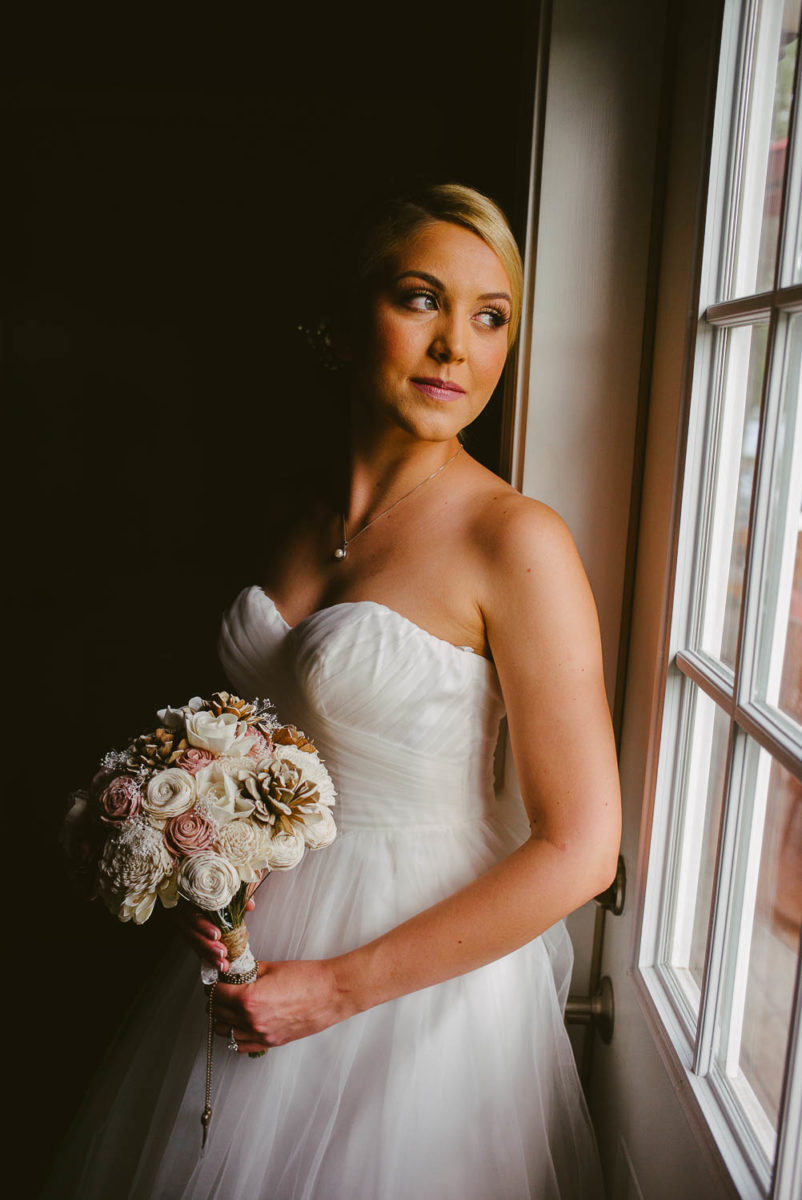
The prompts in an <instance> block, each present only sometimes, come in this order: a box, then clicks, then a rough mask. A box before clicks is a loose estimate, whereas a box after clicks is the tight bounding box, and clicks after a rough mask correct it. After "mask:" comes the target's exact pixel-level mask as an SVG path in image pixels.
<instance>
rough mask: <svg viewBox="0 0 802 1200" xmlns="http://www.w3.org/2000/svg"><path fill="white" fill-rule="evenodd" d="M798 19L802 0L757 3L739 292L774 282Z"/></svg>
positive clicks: (744, 167)
mask: <svg viewBox="0 0 802 1200" xmlns="http://www.w3.org/2000/svg"><path fill="white" fill-rule="evenodd" d="M799 17H800V4H799V0H786V2H785V3H780V2H779V0H763V3H762V4H760V6H759V15H758V27H757V36H756V37H755V39H754V45H753V49H752V56H751V80H750V83H751V92H750V97H749V111H748V116H747V125H746V141H745V145H744V158H743V163H742V168H741V178H740V194H739V207H738V242H737V251H736V263H735V279H734V290H733V293H732V294H734V295H736V296H744V295H748V294H750V293H752V292H763V291H768V290H769V289H770V288H771V287H773V284H774V267H775V263H776V260H777V241H778V234H779V227H780V215H781V211H782V185H783V177H784V173H785V160H786V156H787V152H788V122H789V116H790V112H791V97H792V93H793V81H794V66H795V63H796V54H797V49H798V46H799Z"/></svg>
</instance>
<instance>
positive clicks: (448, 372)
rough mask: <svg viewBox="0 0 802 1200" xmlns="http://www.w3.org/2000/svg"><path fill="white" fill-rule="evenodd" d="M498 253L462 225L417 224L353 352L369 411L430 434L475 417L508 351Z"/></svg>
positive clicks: (448, 434)
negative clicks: (355, 351)
mask: <svg viewBox="0 0 802 1200" xmlns="http://www.w3.org/2000/svg"><path fill="white" fill-rule="evenodd" d="M510 295H511V288H510V281H509V279H508V277H507V272H506V271H505V270H504V267H503V266H502V263H501V260H500V259H499V258H498V256H497V255H496V253H495V251H493V250H491V249H490V247H489V246H488V245H487V243H486V242H484V241H482V239H481V238H480V237H478V236H477V235H476V234H475V233H472V232H471V231H470V230H468V229H465V228H463V227H462V226H460V225H453V224H451V223H450V222H446V221H436V222H433V223H431V224H428V225H425V226H422V227H421V228H420V229H418V230H416V231H415V233H413V234H412V235H411V236H410V237H409V238H408V240H407V241H406V242H405V243H404V244H403V246H402V247H401V249H400V250H399V251H397V252H396V253H395V254H394V255H393V257H392V258H391V260H390V261H389V263H388V265H387V270H386V272H385V273H384V276H383V278H382V282H381V284H380V286H379V288H378V290H377V291H376V293H375V294H374V296H373V298H372V300H371V302H370V305H369V307H368V313H367V319H366V325H365V327H364V337H363V339H362V341H361V345H360V347H359V351H358V353H357V354H356V356H355V359H354V373H353V384H354V397H355V399H356V401H357V403H358V405H359V406H360V407H361V408H362V410H363V412H366V413H370V414H372V415H374V416H375V417H376V418H377V419H378V420H379V421H380V422H383V423H384V422H386V423H388V424H393V425H396V426H400V427H401V428H402V429H404V430H406V431H407V432H408V433H411V434H413V435H414V436H416V437H419V438H424V439H426V440H428V441H442V440H447V439H449V438H452V437H454V436H455V435H456V434H457V433H458V431H459V430H460V429H462V428H463V427H464V426H465V425H468V424H470V422H471V421H472V420H473V419H474V418H475V417H476V416H478V414H479V413H480V412H481V411H482V409H483V408H484V407H485V405H486V404H487V402H488V400H489V399H490V396H491V395H492V392H493V389H494V388H495V386H496V384H497V383H498V380H499V377H500V375H501V371H502V369H503V367H504V360H505V359H506V356H507V326H508V324H509V320H510V316H511V312H512V304H511V299H510Z"/></svg>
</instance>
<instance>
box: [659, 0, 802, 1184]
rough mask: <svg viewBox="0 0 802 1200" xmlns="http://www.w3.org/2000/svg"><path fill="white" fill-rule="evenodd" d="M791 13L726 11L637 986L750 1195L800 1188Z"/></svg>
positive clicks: (800, 857)
mask: <svg viewBox="0 0 802 1200" xmlns="http://www.w3.org/2000/svg"><path fill="white" fill-rule="evenodd" d="M801 7H802V6H801V5H800V2H799V0H728V2H727V3H726V4H725V12H724V23H723V30H722V44H721V59H720V68H719V80H718V89H717V101H716V115H715V125H714V131H713V155H712V161H711V175H710V188H709V195H708V209H707V219H706V226H705V244H704V248H703V259H702V273H701V296H700V319H699V325H698V330H697V338H696V344H695V348H694V361H693V383H692V394H691V405H690V418H689V428H688V440H687V447H686V465H685V475H684V479H685V482H684V490H683V498H682V512H681V517H680V528H679V533H678V549H677V569H676V578H675V591H674V601H673V617H672V629H671V640H670V656H669V670H668V677H667V683H666V694H665V703H664V716H663V726H662V734H661V746H660V759H659V767H658V777H657V793H656V797H655V822H654V825H653V831H652V842H651V851H650V862H649V874H648V884H647V891H646V911H645V919H644V924H643V932H642V940H641V947H640V966H641V971H642V972H643V975H644V979H645V980H646V981H647V985H648V987H649V989H650V991H651V992H652V995H653V996H654V998H655V1001H656V1002H657V1004H658V1008H659V1010H660V1012H661V1014H662V1015H663V1016H664V1018H665V1022H666V1027H667V1028H668V1030H669V1033H670V1036H671V1039H672V1041H673V1044H674V1046H675V1048H676V1050H677V1053H678V1055H679V1058H680V1060H681V1061H682V1063H683V1065H684V1067H685V1069H686V1070H687V1072H688V1076H689V1078H690V1079H691V1081H692V1084H693V1089H694V1092H695V1094H696V1096H697V1098H698V1100H699V1103H700V1106H701V1108H702V1111H703V1112H704V1115H705V1117H706V1118H707V1120H708V1122H709V1124H710V1128H711V1130H712V1132H713V1135H714V1137H715V1138H716V1140H717V1141H718V1144H719V1146H720V1148H721V1150H722V1153H723V1154H724V1157H725V1160H726V1161H727V1163H728V1165H729V1166H730V1168H731V1170H732V1173H733V1175H734V1176H735V1177H736V1179H737V1180H738V1181H739V1185H740V1184H741V1183H743V1181H746V1182H745V1183H743V1187H742V1194H744V1195H755V1196H767V1195H769V1193H770V1192H771V1194H772V1196H773V1197H776V1200H792V1198H793V1200H799V1196H800V1195H802V1152H801V1151H800V1146H799V1142H800V1129H802V982H801V981H800V931H801V930H802V517H801V515H800V513H801V510H802V384H801V382H800V381H801V373H800V361H801V360H802V214H801V212H800V210H801V209H802V112H800V111H798V110H799V108H800V100H799V93H800V82H799V80H800V62H799V59H800V54H799V42H800V8H801Z"/></svg>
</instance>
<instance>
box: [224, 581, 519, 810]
mask: <svg viewBox="0 0 802 1200" xmlns="http://www.w3.org/2000/svg"><path fill="white" fill-rule="evenodd" d="M220 657H221V661H222V663H223V666H224V667H225V669H226V671H227V673H228V674H229V676H230V679H231V681H232V683H233V684H234V686H235V687H236V688H237V689H239V690H240V691H242V692H244V693H245V694H249V695H260V696H266V697H267V698H269V699H270V700H272V701H273V703H274V704H275V705H276V708H277V710H278V713H279V716H280V718H281V720H282V721H293V722H294V723H295V724H297V725H298V726H299V727H300V728H302V729H304V730H305V731H306V732H307V733H308V734H309V736H311V737H313V738H314V740H315V743H316V745H317V747H318V750H319V751H320V753H321V754H322V756H323V758H324V759H325V762H326V765H327V767H328V769H329V771H330V772H331V775H332V778H333V779H334V782H335V786H336V787H337V790H338V793H339V795H340V798H341V799H340V801H339V803H338V807H337V823H338V826H339V828H340V829H342V830H346V829H356V828H380V827H398V828H402V829H407V830H409V831H410V832H412V831H413V830H414V829H415V828H416V827H420V826H432V825H450V824H453V823H457V822H460V821H469V820H476V819H477V818H481V817H484V816H488V815H491V814H492V812H493V810H494V806H495V803H496V801H495V794H494V780H493V756H494V751H495V747H496V742H497V739H498V731H499V721H500V719H501V717H502V716H503V713H504V703H503V700H502V696H501V689H500V687H499V683H498V677H497V675H496V670H495V667H494V666H493V663H492V662H490V661H489V659H486V658H483V657H482V656H481V655H478V654H474V653H473V652H472V651H471V650H469V649H466V648H462V647H458V646H454V645H452V644H451V643H450V642H446V641H443V640H442V639H441V638H438V637H435V636H434V634H431V633H428V632H427V631H426V630H424V629H421V628H420V626H418V625H416V624H415V623H414V622H412V621H410V620H409V619H408V618H407V617H404V616H402V615H401V614H400V613H398V612H396V611H395V610H394V609H392V608H387V607H386V606H385V605H383V604H377V603H375V602H374V601H371V600H359V601H353V602H346V603H343V604H335V605H333V606H332V607H330V608H324V609H321V610H320V611H319V612H315V613H312V614H311V615H310V616H308V617H306V618H305V619H304V620H303V621H300V622H299V623H298V624H297V625H294V626H289V625H288V624H287V622H286V621H285V620H284V618H283V617H282V616H281V614H280V613H279V611H278V609H277V607H276V605H275V603H274V602H273V600H272V599H271V598H270V597H269V596H267V595H266V593H265V592H264V591H263V590H262V589H261V588H260V587H255V586H254V587H250V588H246V589H245V591H243V592H242V593H241V594H240V595H239V596H238V598H237V600H236V601H235V603H234V604H233V605H232V607H231V609H230V610H229V612H228V613H227V614H226V617H225V619H224V622H223V628H222V632H221V639H220Z"/></svg>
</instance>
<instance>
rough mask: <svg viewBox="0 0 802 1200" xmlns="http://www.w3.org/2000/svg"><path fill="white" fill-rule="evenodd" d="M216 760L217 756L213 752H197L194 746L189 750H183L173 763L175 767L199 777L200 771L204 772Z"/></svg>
mask: <svg viewBox="0 0 802 1200" xmlns="http://www.w3.org/2000/svg"><path fill="white" fill-rule="evenodd" d="M214 760H215V755H214V754H212V753H211V751H209V750H197V749H195V747H194V746H193V747H191V748H190V749H189V750H183V751H182V752H181V754H179V756H178V758H177V759H176V760H175V762H174V763H173V766H174V767H180V768H181V770H182V771H186V772H187V774H188V775H197V773H198V771H202V770H203V768H204V767H208V766H209V765H210V764H211V763H213V762H214Z"/></svg>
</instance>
